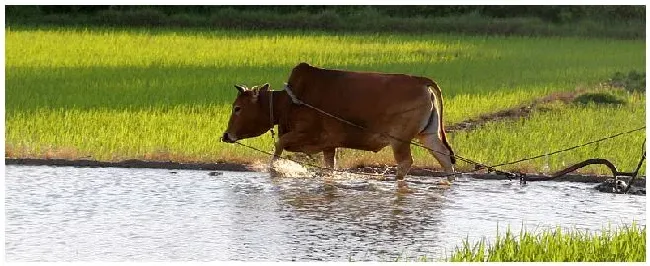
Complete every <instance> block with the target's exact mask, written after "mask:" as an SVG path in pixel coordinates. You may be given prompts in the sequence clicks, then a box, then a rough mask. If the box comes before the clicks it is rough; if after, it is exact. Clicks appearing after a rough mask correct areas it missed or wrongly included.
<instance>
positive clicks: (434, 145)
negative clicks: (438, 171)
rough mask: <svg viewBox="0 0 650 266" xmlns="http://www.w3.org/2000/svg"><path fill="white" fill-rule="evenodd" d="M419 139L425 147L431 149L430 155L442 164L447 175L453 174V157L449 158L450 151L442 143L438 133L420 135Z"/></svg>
mask: <svg viewBox="0 0 650 266" xmlns="http://www.w3.org/2000/svg"><path fill="white" fill-rule="evenodd" d="M418 139H419V140H420V142H421V143H422V145H424V146H425V147H427V148H429V153H431V155H433V157H434V158H436V160H438V162H439V163H440V165H441V166H442V168H443V169H445V172H446V173H453V172H454V171H455V170H454V165H453V164H452V163H451V157H450V156H449V153H450V152H449V149H447V146H445V144H444V143H442V140H441V139H440V137H438V134H436V133H424V134H420V135H418Z"/></svg>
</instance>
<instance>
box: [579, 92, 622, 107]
mask: <svg viewBox="0 0 650 266" xmlns="http://www.w3.org/2000/svg"><path fill="white" fill-rule="evenodd" d="M573 102H574V103H577V104H583V105H585V104H612V105H619V104H625V103H626V101H625V99H623V98H621V97H618V96H616V95H614V94H611V93H606V92H593V93H584V94H581V95H580V96H578V97H576V98H575V99H574V100H573Z"/></svg>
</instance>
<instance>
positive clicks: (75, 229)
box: [5, 166, 645, 261]
mask: <svg viewBox="0 0 650 266" xmlns="http://www.w3.org/2000/svg"><path fill="white" fill-rule="evenodd" d="M5 174H6V187H5V191H6V196H5V202H6V205H5V208H6V217H7V218H6V224H5V225H6V226H5V228H6V229H5V230H6V231H5V235H6V241H5V248H6V249H5V251H6V256H7V260H10V261H78V260H81V261H89V260H93V261H125V260H138V261H165V260H172V261H214V260H246V261H292V260H297V261H306V260H307V261H317V260H324V261H347V260H355V261H359V260H393V259H395V258H396V257H398V256H400V257H411V258H413V257H417V256H423V255H426V256H427V257H429V258H431V257H434V258H436V257H438V258H444V256H445V254H447V253H448V252H450V251H451V250H452V248H453V247H454V246H456V245H459V244H460V243H461V241H462V240H464V239H465V238H466V237H468V238H469V239H470V240H474V239H478V238H480V237H482V236H487V237H492V236H494V235H495V233H496V229H497V225H498V227H499V228H500V230H504V229H505V227H506V226H508V225H510V226H511V227H512V229H514V230H516V231H518V230H519V228H521V226H525V227H526V229H529V230H534V229H535V228H536V227H538V226H541V227H552V226H555V225H562V226H563V227H565V228H579V229H590V230H598V229H601V228H602V226H603V225H604V226H606V225H607V223H612V224H613V225H616V224H621V223H626V224H629V223H631V222H632V221H633V220H636V221H637V222H638V223H640V224H645V197H640V196H630V195H615V194H602V193H599V192H596V191H594V190H591V189H590V186H591V185H590V184H580V183H555V182H545V183H534V184H530V185H528V186H520V185H519V184H518V182H508V181H476V180H471V179H470V180H467V179H461V180H459V181H457V182H456V183H454V185H453V186H452V187H450V188H443V187H437V186H435V185H432V184H414V185H413V188H414V190H415V193H413V194H398V193H395V190H394V187H393V186H394V183H393V182H382V181H376V180H367V179H363V178H357V177H355V178H350V177H344V178H338V179H336V178H335V179H334V180H331V181H329V182H326V181H324V179H323V178H311V177H304V176H303V177H300V178H275V179H271V178H269V176H268V174H264V173H231V172H225V173H224V174H223V175H222V176H210V175H208V172H204V171H177V173H175V174H172V173H170V172H169V171H168V170H151V169H101V168H72V167H25V166H7V169H6V172H5ZM422 180H427V178H423V179H422Z"/></svg>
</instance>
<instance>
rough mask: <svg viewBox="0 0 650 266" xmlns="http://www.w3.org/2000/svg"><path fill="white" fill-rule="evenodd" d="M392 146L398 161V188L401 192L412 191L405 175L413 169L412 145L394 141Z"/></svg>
mask: <svg viewBox="0 0 650 266" xmlns="http://www.w3.org/2000/svg"><path fill="white" fill-rule="evenodd" d="M391 146H392V148H393V156H394V157H395V161H396V162H397V176H396V178H397V190H398V191H399V192H406V193H408V192H411V190H410V189H409V188H408V185H406V180H404V177H406V175H407V174H408V172H409V170H411V165H412V164H413V158H412V157H411V145H410V143H408V142H407V143H404V142H394V143H393V144H392V145H391Z"/></svg>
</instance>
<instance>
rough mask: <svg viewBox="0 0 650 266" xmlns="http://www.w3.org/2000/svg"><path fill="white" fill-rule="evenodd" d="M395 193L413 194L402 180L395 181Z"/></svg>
mask: <svg viewBox="0 0 650 266" xmlns="http://www.w3.org/2000/svg"><path fill="white" fill-rule="evenodd" d="M397 192H398V193H404V194H408V193H413V190H412V189H411V188H409V186H408V185H407V184H406V181H404V180H398V181H397Z"/></svg>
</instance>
